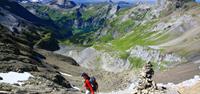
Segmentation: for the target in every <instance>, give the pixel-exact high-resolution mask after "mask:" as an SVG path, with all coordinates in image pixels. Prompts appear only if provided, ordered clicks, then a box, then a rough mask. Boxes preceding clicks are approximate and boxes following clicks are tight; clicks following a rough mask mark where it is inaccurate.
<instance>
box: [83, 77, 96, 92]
mask: <svg viewBox="0 0 200 94" xmlns="http://www.w3.org/2000/svg"><path fill="white" fill-rule="evenodd" d="M81 76H82V77H83V78H84V79H85V81H84V85H83V86H84V87H85V89H86V91H85V94H94V90H93V88H92V85H91V83H90V77H89V76H88V75H87V73H82V74H81Z"/></svg>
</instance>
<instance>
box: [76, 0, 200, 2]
mask: <svg viewBox="0 0 200 94" xmlns="http://www.w3.org/2000/svg"><path fill="white" fill-rule="evenodd" d="M73 1H77V2H104V1H108V0H73ZM112 1H114V2H118V1H126V2H137V1H139V0H112ZM141 1H144V0H141ZM147 1H148V2H153V1H156V0H147ZM196 1H197V2H200V0H196Z"/></svg>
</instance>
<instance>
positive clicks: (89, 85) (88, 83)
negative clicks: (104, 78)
mask: <svg viewBox="0 0 200 94" xmlns="http://www.w3.org/2000/svg"><path fill="white" fill-rule="evenodd" d="M86 84H87V85H88V87H89V89H90V92H91V94H94V90H93V89H92V86H91V84H90V81H88V80H86Z"/></svg>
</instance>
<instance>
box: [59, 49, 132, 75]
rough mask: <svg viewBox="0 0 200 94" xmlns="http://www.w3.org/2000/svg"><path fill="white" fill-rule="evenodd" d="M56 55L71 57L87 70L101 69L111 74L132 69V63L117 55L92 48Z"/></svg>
mask: <svg viewBox="0 0 200 94" xmlns="http://www.w3.org/2000/svg"><path fill="white" fill-rule="evenodd" d="M56 53H58V54H62V55H65V56H70V57H72V58H73V59H75V60H76V61H77V63H78V64H80V65H81V66H83V67H86V68H92V69H95V68H100V69H104V70H106V71H111V72H121V71H123V70H126V69H129V68H130V66H131V65H130V63H129V62H128V61H124V60H122V59H120V58H119V57H118V56H115V55H116V54H115V53H107V52H102V51H97V50H96V49H94V48H92V47H90V48H86V49H84V50H82V51H77V50H71V51H68V52H65V53H62V52H60V51H57V52H56Z"/></svg>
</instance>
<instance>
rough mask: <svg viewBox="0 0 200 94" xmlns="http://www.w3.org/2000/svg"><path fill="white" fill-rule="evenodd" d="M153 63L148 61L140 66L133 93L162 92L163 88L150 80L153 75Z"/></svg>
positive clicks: (154, 93) (152, 93)
mask: <svg viewBox="0 0 200 94" xmlns="http://www.w3.org/2000/svg"><path fill="white" fill-rule="evenodd" d="M152 67H153V65H152V64H151V62H148V63H146V64H145V65H144V67H143V68H142V72H141V74H140V77H139V82H138V86H137V88H136V92H135V93H134V94H164V91H163V90H159V89H158V88H157V85H156V83H155V82H154V81H153V80H152V77H153V75H154V70H153V68H152Z"/></svg>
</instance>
